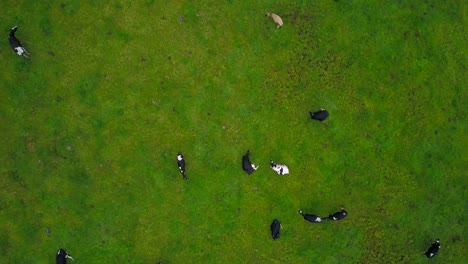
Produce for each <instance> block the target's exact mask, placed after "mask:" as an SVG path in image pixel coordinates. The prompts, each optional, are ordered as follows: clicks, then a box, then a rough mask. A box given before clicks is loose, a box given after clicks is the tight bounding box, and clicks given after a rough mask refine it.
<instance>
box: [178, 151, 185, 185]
mask: <svg viewBox="0 0 468 264" xmlns="http://www.w3.org/2000/svg"><path fill="white" fill-rule="evenodd" d="M177 166H178V167H179V172H180V174H182V177H184V180H187V176H186V175H185V160H184V155H182V153H179V154H177Z"/></svg>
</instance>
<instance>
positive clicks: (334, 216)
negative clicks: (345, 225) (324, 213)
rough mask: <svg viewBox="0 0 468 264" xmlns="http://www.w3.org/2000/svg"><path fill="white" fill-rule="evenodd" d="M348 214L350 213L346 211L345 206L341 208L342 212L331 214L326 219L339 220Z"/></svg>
mask: <svg viewBox="0 0 468 264" xmlns="http://www.w3.org/2000/svg"><path fill="white" fill-rule="evenodd" d="M347 215H348V212H346V211H345V209H344V208H341V211H340V212H336V213H334V214H331V215H329V216H328V217H327V218H325V219H324V220H333V221H337V220H341V219H343V218H345V217H346V216H347Z"/></svg>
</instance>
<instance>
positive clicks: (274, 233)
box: [270, 219, 283, 240]
mask: <svg viewBox="0 0 468 264" xmlns="http://www.w3.org/2000/svg"><path fill="white" fill-rule="evenodd" d="M282 227H283V226H281V223H280V221H278V219H275V220H273V223H271V225H270V229H271V237H272V238H273V240H276V239H278V238H279V237H280V230H281V228H282Z"/></svg>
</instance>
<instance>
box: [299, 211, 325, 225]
mask: <svg viewBox="0 0 468 264" xmlns="http://www.w3.org/2000/svg"><path fill="white" fill-rule="evenodd" d="M298 211H299V213H300V214H301V215H302V217H304V219H305V220H307V221H309V222H312V223H320V222H322V218H321V217H320V216H318V215H313V214H304V212H302V210H301V209H299V210H298Z"/></svg>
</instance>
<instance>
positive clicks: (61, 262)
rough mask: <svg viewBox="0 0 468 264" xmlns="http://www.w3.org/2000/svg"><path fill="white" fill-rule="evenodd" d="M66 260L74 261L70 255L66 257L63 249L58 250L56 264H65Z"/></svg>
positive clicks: (66, 253)
mask: <svg viewBox="0 0 468 264" xmlns="http://www.w3.org/2000/svg"><path fill="white" fill-rule="evenodd" d="M67 258H69V259H71V260H73V261H75V260H74V259H73V258H72V257H71V256H70V255H68V252H67V251H65V249H59V251H58V252H57V257H56V261H57V264H66V263H67Z"/></svg>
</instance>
